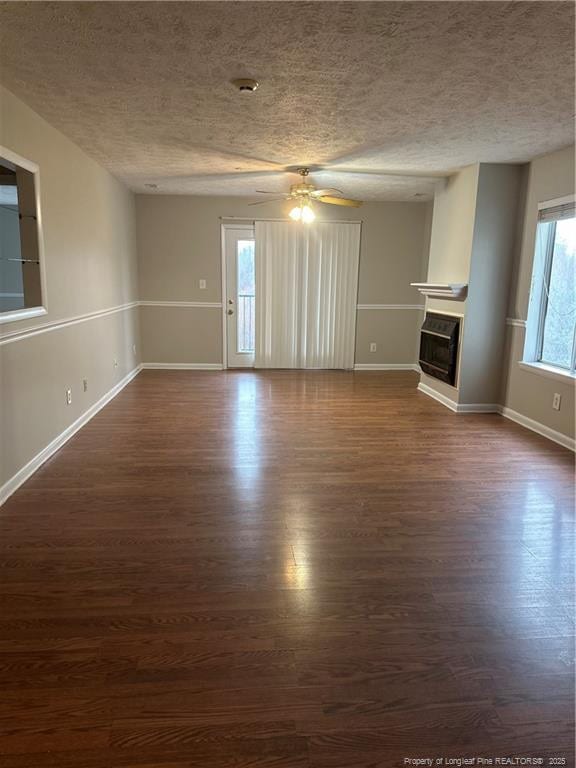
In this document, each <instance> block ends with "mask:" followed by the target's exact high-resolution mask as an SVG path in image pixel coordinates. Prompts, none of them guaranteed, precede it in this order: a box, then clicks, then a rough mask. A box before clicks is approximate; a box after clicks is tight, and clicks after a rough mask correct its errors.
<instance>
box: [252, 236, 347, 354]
mask: <svg viewBox="0 0 576 768" xmlns="http://www.w3.org/2000/svg"><path fill="white" fill-rule="evenodd" d="M359 256H360V224H359V223H354V224H340V223H328V222H315V223H314V224H312V225H309V226H306V225H302V224H295V223H294V222H269V221H257V222H256V255H255V259H256V354H255V366H256V368H353V367H354V338H355V334H356V294H357V291H358V260H359Z"/></svg>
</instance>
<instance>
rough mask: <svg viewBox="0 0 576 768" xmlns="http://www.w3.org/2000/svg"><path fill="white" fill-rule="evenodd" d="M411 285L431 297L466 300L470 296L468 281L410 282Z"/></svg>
mask: <svg viewBox="0 0 576 768" xmlns="http://www.w3.org/2000/svg"><path fill="white" fill-rule="evenodd" d="M410 285H411V286H412V287H413V288H416V289H417V290H418V291H419V292H420V293H421V294H422V295H423V296H427V297H428V298H430V299H447V300H448V301H464V300H465V299H466V297H467V296H468V284H467V283H410Z"/></svg>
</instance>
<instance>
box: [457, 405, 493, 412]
mask: <svg viewBox="0 0 576 768" xmlns="http://www.w3.org/2000/svg"><path fill="white" fill-rule="evenodd" d="M456 413H502V406H501V405H498V403H457V405H456Z"/></svg>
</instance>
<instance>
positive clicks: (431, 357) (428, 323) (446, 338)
mask: <svg viewBox="0 0 576 768" xmlns="http://www.w3.org/2000/svg"><path fill="white" fill-rule="evenodd" d="M459 329H460V319H459V318H458V317H452V316H451V315H439V314H436V313H435V312H427V313H426V318H425V320H424V323H423V325H422V329H421V332H420V359H419V362H420V367H421V368H422V370H423V371H424V373H427V374H428V375H429V376H434V378H436V379H440V380H441V381H445V382H446V383H447V384H452V386H453V385H454V384H455V383H456V371H457V365H458V332H459Z"/></svg>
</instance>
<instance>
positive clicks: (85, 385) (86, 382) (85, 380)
mask: <svg viewBox="0 0 576 768" xmlns="http://www.w3.org/2000/svg"><path fill="white" fill-rule="evenodd" d="M82 386H83V387H84V392H88V379H82Z"/></svg>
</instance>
